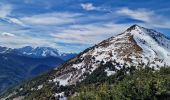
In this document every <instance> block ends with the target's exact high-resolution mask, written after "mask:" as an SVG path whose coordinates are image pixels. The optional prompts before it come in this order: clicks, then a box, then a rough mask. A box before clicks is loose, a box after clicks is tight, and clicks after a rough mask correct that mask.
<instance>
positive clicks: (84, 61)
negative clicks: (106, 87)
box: [55, 25, 170, 84]
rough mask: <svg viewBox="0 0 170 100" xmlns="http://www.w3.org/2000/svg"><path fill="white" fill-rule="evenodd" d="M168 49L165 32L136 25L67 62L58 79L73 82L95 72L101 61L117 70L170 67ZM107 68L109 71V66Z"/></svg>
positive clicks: (169, 51)
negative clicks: (138, 67) (141, 66)
mask: <svg viewBox="0 0 170 100" xmlns="http://www.w3.org/2000/svg"><path fill="white" fill-rule="evenodd" d="M169 48H170V40H169V39H168V38H167V37H166V36H164V35H163V34H161V33H159V32H156V31H154V30H151V29H147V28H144V27H141V26H138V25H133V26H131V27H130V28H128V29H127V30H126V31H125V32H123V33H121V34H119V35H117V36H115V37H111V38H109V39H106V40H104V41H102V42H100V43H99V44H97V45H95V46H93V47H91V48H88V49H86V50H85V51H84V52H82V53H81V54H79V55H78V56H77V57H76V58H74V59H72V60H71V61H69V62H67V63H66V64H64V65H63V67H62V70H61V73H60V76H59V77H57V78H55V80H58V81H66V80H67V84H74V83H76V82H77V81H81V80H83V79H84V78H85V76H84V74H86V73H89V74H90V73H92V72H93V71H94V70H95V69H96V68H98V67H99V66H100V65H101V63H102V64H106V63H107V62H111V63H112V64H113V65H115V70H120V69H121V68H124V67H125V68H128V67H131V66H139V65H144V66H149V67H152V68H154V69H159V68H160V67H162V66H170V62H169V61H170V49H169ZM106 71H107V72H110V71H109V69H106ZM65 73H66V74H65ZM67 76H68V77H67ZM61 77H65V78H61Z"/></svg>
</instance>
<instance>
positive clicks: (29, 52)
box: [0, 46, 76, 60]
mask: <svg viewBox="0 0 170 100" xmlns="http://www.w3.org/2000/svg"><path fill="white" fill-rule="evenodd" d="M0 53H14V54H18V55H21V56H27V57H32V58H45V57H58V58H61V59H63V60H68V59H70V58H72V57H75V55H76V53H63V52H60V51H58V50H57V49H55V48H51V47H35V48H34V47H31V46H25V47H22V48H14V49H11V48H7V47H1V46H0Z"/></svg>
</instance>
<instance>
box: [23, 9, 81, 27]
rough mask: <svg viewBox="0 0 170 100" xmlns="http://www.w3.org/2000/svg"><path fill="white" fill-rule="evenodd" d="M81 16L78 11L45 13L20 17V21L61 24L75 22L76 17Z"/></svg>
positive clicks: (35, 23)
mask: <svg viewBox="0 0 170 100" xmlns="http://www.w3.org/2000/svg"><path fill="white" fill-rule="evenodd" d="M79 16H81V14H79V13H67V12H62V13H56V12H54V13H45V14H39V15H33V16H29V17H23V18H20V20H21V21H22V22H24V23H25V24H29V25H63V24H69V23H75V22H76V17H79Z"/></svg>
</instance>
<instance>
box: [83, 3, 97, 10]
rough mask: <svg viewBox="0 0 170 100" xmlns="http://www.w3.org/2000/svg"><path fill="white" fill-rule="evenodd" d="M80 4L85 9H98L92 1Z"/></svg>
mask: <svg viewBox="0 0 170 100" xmlns="http://www.w3.org/2000/svg"><path fill="white" fill-rule="evenodd" d="M80 6H81V7H82V8H83V9H84V10H97V9H98V8H97V7H95V6H94V5H93V4H92V3H82V4H80Z"/></svg>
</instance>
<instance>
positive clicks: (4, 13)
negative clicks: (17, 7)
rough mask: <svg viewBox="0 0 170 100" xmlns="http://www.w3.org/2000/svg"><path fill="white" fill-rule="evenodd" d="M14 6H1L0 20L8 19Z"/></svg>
mask: <svg viewBox="0 0 170 100" xmlns="http://www.w3.org/2000/svg"><path fill="white" fill-rule="evenodd" d="M11 11H12V6H11V5H9V4H0V18H6V17H7V16H8V15H10V13H11Z"/></svg>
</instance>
